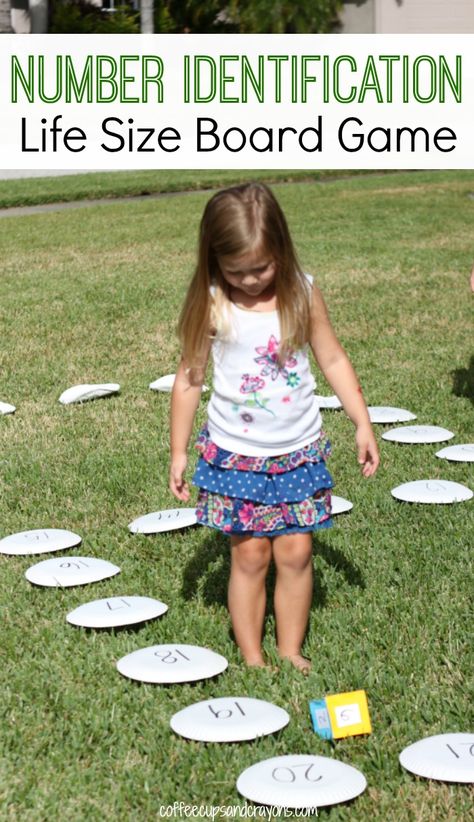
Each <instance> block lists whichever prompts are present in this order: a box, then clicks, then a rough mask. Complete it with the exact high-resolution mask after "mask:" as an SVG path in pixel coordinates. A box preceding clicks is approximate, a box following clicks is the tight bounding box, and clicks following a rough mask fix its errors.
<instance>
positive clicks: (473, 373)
mask: <svg viewBox="0 0 474 822" xmlns="http://www.w3.org/2000/svg"><path fill="white" fill-rule="evenodd" d="M451 376H452V378H453V394H454V395H455V396H456V397H467V399H468V400H471V403H472V405H474V356H472V357H471V359H470V360H469V366H468V367H467V368H456V369H455V370H454V371H451Z"/></svg>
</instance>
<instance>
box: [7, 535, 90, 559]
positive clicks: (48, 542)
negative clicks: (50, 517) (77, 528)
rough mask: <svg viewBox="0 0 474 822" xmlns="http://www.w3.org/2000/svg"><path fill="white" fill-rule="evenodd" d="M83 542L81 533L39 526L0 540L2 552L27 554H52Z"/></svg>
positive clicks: (19, 554) (18, 554)
mask: <svg viewBox="0 0 474 822" xmlns="http://www.w3.org/2000/svg"><path fill="white" fill-rule="evenodd" d="M80 542H81V537H80V536H79V534H74V533H73V532H72V531H63V530H62V529H61V528H37V529H36V530H34V531H19V532H18V533H17V534H9V536H8V537H4V538H3V539H1V540H0V554H10V555H17V556H26V555H27V554H52V553H53V551H65V550H66V549H67V548H74V547H75V546H76V545H79V543H80Z"/></svg>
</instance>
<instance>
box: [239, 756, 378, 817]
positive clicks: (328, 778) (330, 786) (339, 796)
mask: <svg viewBox="0 0 474 822" xmlns="http://www.w3.org/2000/svg"><path fill="white" fill-rule="evenodd" d="M366 787H367V780H366V778H365V776H364V774H363V773H361V772H360V771H358V770H357V769H356V768H353V767H352V765H345V764H344V763H343V762H339V761H338V760H337V759H331V758H329V757H327V756H315V755H314V754H308V755H307V756H304V755H302V754H294V755H291V754H290V755H287V756H275V757H272V759H265V760H264V761H263V762H258V763H257V764H256V765H251V766H250V768H247V769H246V770H245V771H244V772H243V773H242V774H241V775H240V776H239V778H238V780H237V790H238V791H239V793H241V794H242V796H245V797H246V799H251V800H252V802H256V803H258V804H259V805H277V806H279V807H282V808H315V809H317V808H322V807H324V806H325V805H337V804H338V803H339V802H347V801H348V800H349V799H354V797H356V796H359V794H361V793H362V792H363V791H364V790H365V789H366Z"/></svg>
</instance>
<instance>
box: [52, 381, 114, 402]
mask: <svg viewBox="0 0 474 822" xmlns="http://www.w3.org/2000/svg"><path fill="white" fill-rule="evenodd" d="M118 391H120V385H119V384H118V382H105V383H100V384H97V385H88V384H85V385H73V386H72V388H67V389H66V391H63V393H62V394H61V396H60V397H59V402H60V403H62V404H63V405H71V404H72V403H74V402H86V401H87V400H96V399H99V398H100V397H108V396H110V395H111V394H116V393H117V392H118Z"/></svg>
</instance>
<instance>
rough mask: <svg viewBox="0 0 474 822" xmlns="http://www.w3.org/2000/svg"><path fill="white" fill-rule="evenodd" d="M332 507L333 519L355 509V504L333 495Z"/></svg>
mask: <svg viewBox="0 0 474 822" xmlns="http://www.w3.org/2000/svg"><path fill="white" fill-rule="evenodd" d="M331 506H332V516H333V517H335V516H336V514H345V513H347V511H350V510H351V509H352V508H353V507H354V505H353V503H352V502H349V500H348V499H344V497H338V496H336V494H331Z"/></svg>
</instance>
